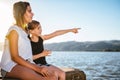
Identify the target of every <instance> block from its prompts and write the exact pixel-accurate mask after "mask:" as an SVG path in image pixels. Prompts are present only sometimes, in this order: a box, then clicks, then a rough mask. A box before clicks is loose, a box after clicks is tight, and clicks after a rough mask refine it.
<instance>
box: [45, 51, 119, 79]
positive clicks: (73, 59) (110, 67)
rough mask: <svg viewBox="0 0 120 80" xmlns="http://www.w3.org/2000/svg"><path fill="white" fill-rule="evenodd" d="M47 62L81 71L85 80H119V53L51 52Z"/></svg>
mask: <svg viewBox="0 0 120 80" xmlns="http://www.w3.org/2000/svg"><path fill="white" fill-rule="evenodd" d="M47 62H48V63H50V64H54V65H56V66H60V67H72V68H78V69H81V70H83V71H84V72H85V74H86V76H87V80H120V52H53V53H52V54H51V56H48V57H47Z"/></svg>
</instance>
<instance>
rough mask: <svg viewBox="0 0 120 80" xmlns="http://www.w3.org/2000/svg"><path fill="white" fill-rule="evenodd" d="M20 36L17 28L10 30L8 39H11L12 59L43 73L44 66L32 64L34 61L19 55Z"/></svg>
mask: <svg viewBox="0 0 120 80" xmlns="http://www.w3.org/2000/svg"><path fill="white" fill-rule="evenodd" d="M18 37H19V36H18V33H17V32H16V31H15V30H12V31H11V32H10V34H9V35H8V39H9V43H10V55H11V59H12V60H13V61H14V62H16V63H17V64H19V65H22V66H25V67H27V68H30V69H32V70H34V71H36V72H39V73H41V72H42V70H43V67H39V66H37V65H35V64H32V63H30V62H28V61H26V60H24V59H23V58H22V57H21V56H19V54H18Z"/></svg>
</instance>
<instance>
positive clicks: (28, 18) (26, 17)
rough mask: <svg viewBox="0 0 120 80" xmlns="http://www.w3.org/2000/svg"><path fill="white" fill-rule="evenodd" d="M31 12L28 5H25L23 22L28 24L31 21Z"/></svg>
mask: <svg viewBox="0 0 120 80" xmlns="http://www.w3.org/2000/svg"><path fill="white" fill-rule="evenodd" d="M32 17H33V13H32V10H31V7H30V6H27V9H26V12H25V14H24V22H25V23H26V24H28V23H29V22H31V21H32Z"/></svg>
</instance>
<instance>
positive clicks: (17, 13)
mask: <svg viewBox="0 0 120 80" xmlns="http://www.w3.org/2000/svg"><path fill="white" fill-rule="evenodd" d="M28 6H30V4H29V3H28V2H22V1H20V2H16V3H15V4H14V5H13V15H14V18H15V21H16V25H18V26H20V27H22V28H25V24H24V14H25V12H26V9H27V7H28Z"/></svg>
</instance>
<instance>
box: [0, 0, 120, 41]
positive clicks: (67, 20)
mask: <svg viewBox="0 0 120 80" xmlns="http://www.w3.org/2000/svg"><path fill="white" fill-rule="evenodd" d="M17 1H19V0H0V10H1V11H0V24H1V26H0V36H1V37H0V42H3V41H4V36H5V34H6V32H7V30H8V28H9V27H10V25H12V24H13V22H14V19H13V17H12V5H13V3H15V2H17ZM25 1H28V2H30V5H31V8H32V11H33V13H34V17H33V19H34V20H38V21H39V22H40V23H41V25H42V29H43V32H42V34H49V33H51V32H54V31H56V30H61V29H70V28H81V29H80V30H79V33H77V34H73V33H67V34H64V35H61V36H58V37H55V38H53V39H50V40H48V41H46V43H53V42H65V41H79V42H84V41H101V40H120V0H25Z"/></svg>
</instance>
